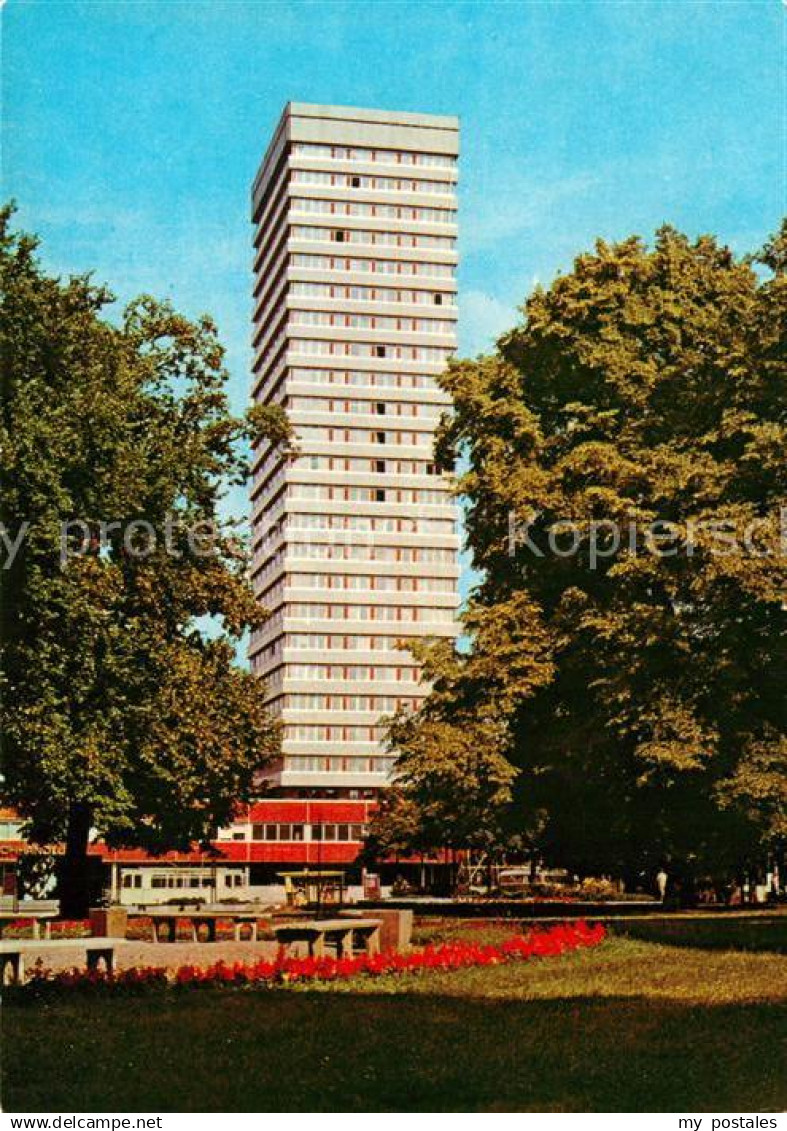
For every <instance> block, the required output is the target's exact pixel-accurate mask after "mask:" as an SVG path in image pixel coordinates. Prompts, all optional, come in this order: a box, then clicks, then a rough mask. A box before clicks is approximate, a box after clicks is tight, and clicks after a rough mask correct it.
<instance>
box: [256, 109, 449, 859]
mask: <svg viewBox="0 0 787 1131" xmlns="http://www.w3.org/2000/svg"><path fill="white" fill-rule="evenodd" d="M457 155H458V123H457V120H456V119H454V118H445V117H435V116H431V115H429V116H427V115H418V114H405V113H389V112H381V111H375V110H356V109H347V108H337V107H330V106H316V105H306V104H301V103H290V104H289V105H288V106H287V107H286V108H285V111H284V114H283V115H282V118H281V120H280V122H279V125H278V127H277V129H276V131H275V133H274V136H273V139H272V141H271V143H270V145H269V147H268V150H267V152H266V154H265V157H264V159H263V162H262V165H261V168H260V171H259V173H258V175H257V178H256V180H255V182H254V186H253V192H252V211H253V223H254V337H253V344H254V372H253V390H252V395H253V397H254V400H255V401H256V402H257V403H260V404H279V405H282V406H283V407H284V408H285V409H286V411H287V413H288V415H289V418H290V420H291V423H292V424H293V426H294V430H295V437H296V438H295V444H294V447H293V449H292V450H289V451H288V450H286V449H285V448H284V447H282V446H278V447H272V446H271V445H269V444H262V445H260V446H259V447H258V448H257V450H256V451H255V452H254V465H253V486H252V538H253V584H254V589H255V593H256V595H257V597H258V599H259V601H260V603H261V604H263V605H264V606H265V608H266V609H267V610H268V611H269V614H270V615H269V618H268V620H267V622H266V623H265V625H264V627H263V628H262V629H261V630H260V631H258V632H256V633H255V634H254V636H253V638H252V641H251V646H250V660H251V665H252V670H253V671H254V672H255V673H256V674H258V675H259V676H260V677H261V678H262V679H263V680H264V681H265V686H266V697H267V701H268V704H269V707H270V709H271V710H272V711H274V712H275V713H276V714H278V715H279V716H280V717H281V719H282V721H283V725H284V743H283V758H282V761H281V763H280V764H279V765H277V766H275V767H273V768H270V769H268V770H267V771H266V772H265V777H266V779H267V780H266V785H267V796H271V795H272V796H273V797H276V798H278V799H279V800H282V801H283V800H284V799H288V800H289V801H290V803H294V802H296V801H300V802H304V801H305V800H307V799H311V800H313V801H316V800H318V799H323V800H324V801H328V800H330V799H334V800H335V801H336V802H339V801H341V802H342V803H343V804H344V805H345V806H346V804H347V803H352V802H357V803H359V810H358V811H359V814H360V813H361V812H362V810H363V809H365V808H366V803H368V802H369V800H372V799H373V798H374V797H375V796H376V793H377V791H378V790H379V789H380V788H381V787H383V786H385V785H386V783H387V782H388V781H389V780H390V772H391V763H392V759H391V757H390V755H389V754H388V753H387V752H386V750H385V747H384V744H383V742H382V727H381V723H380V720H381V718H383V717H384V716H386V715H390V714H391V713H393V712H394V711H395V710H396V709H397V708H399V707H400V706H410V707H412V706H415V705H416V704H417V702H418V701H419V699H420V698H421V697H422V696H423V695H424V694H425V692H426V688H425V687H424V686H423V685H422V684H421V683H420V680H419V670H418V666H417V664H416V662H415V661H414V659H413V658H412V656H411V655H410V654H409V653H408V652H407V651H406V650H403V648H402V643H401V642H402V641H403V640H406V639H408V638H413V637H425V636H427V637H435V636H439V637H445V636H448V637H453V636H455V635H456V610H457V604H458V594H457V582H458V573H459V570H458V560H457V550H458V536H457V512H456V505H455V503H454V501H453V499H452V497H451V494H450V483H449V482H447V481H446V479H445V478H444V477H443V476H441V475H438V474H437V473H436V471H435V467H434V462H433V441H434V431H435V427H436V425H437V422H438V420H439V418H440V416H441V414H442V413H443V412H444V411H445V409H446V408H447V407H448V405H449V404H450V400H449V398H448V396H447V394H445V393H444V392H442V391H441V390H440V389H439V388H438V386H437V383H436V380H435V378H436V377H437V375H438V374H439V373H440V372H441V371H442V370H443V369H444V367H445V364H446V361H447V359H448V357H449V356H450V355H451V354H453V353H454V352H455V350H456V332H455V331H456V316H457V312H456V265H457V249H456V237H457V225H456V177H457ZM263 804H264V803H263ZM265 823H267V822H265ZM273 823H274V822H271V824H273ZM327 823H328V824H329V825H331V826H332V827H333V826H336V824H337V823H341V824H342V826H344V825H349V830H350V841H349V845H350V846H351V848H352V851H353V852H357V848H358V846H359V843H360V840H359V839H357V838H360V836H361V835H362V824H363V822H362V821H360V820H353V819H352V816H351V815H349V814H348V813H345V817H344V819H343V820H342V821H341V822H336V821H333V820H328V821H327ZM307 824H309V823H308V822H307ZM277 835H278V834H277ZM308 836H309V840H311V839H312V838H324V834H323V833H322V832H321V831H320V828H319V825H317V826H315V825H314V823H313V822H312V823H311V824H310V827H309V834H308ZM307 843H308V842H306V841H304V842H302V844H301V848H300V857H299V858H300V859H303V860H305V859H313V858H314V849H313V846H312V848H311V849H310V852H311V855H308V856H307ZM280 847H281V849H282V850H284V848H285V845H284V844H283V843H281V842H280ZM286 847H287V852H288V853H289V852H291V850H292V847H293V846H292V845H291V844H288V845H287V846H286ZM325 848H327V844H326V845H325ZM289 858H292V857H289Z"/></svg>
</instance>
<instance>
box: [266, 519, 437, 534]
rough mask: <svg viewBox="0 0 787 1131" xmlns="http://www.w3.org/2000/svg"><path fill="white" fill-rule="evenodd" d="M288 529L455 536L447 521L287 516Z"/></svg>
mask: <svg viewBox="0 0 787 1131" xmlns="http://www.w3.org/2000/svg"><path fill="white" fill-rule="evenodd" d="M283 526H284V531H285V533H286V531H288V530H354V531H356V532H366V533H368V534H441V535H444V536H445V535H449V534H456V523H455V522H454V521H453V520H452V519H450V518H422V517H420V516H419V517H418V518H394V517H380V518H377V517H375V516H373V515H365V514H358V515H351V514H289V515H288V516H287V518H286V520H285V522H284V523H283Z"/></svg>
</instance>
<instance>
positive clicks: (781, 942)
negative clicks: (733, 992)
mask: <svg viewBox="0 0 787 1131" xmlns="http://www.w3.org/2000/svg"><path fill="white" fill-rule="evenodd" d="M611 930H612V933H613V934H615V935H617V936H620V937H623V938H630V939H641V940H642V941H644V942H651V943H664V944H666V945H668V946H678V947H696V948H698V949H700V950H743V951H759V952H765V951H769V952H771V953H775V954H787V915H774V916H768V915H759V916H757V917H750V918H740V919H736V918H729V919H725V918H721V917H714V918H713V919H702V918H701V917H699V916H695V917H688V916H687V917H686V918H685V919H679V918H674V919H643V920H637V921H636V922H627V921H623V920H621V921H619V922H616V923H615V924H614V925H613V926H612V927H611Z"/></svg>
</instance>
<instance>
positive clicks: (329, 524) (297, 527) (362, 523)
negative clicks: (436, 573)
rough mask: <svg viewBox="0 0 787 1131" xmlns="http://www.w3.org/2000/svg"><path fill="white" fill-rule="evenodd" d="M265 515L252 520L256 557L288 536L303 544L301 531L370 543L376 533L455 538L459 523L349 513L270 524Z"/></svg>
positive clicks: (283, 517)
mask: <svg viewBox="0 0 787 1131" xmlns="http://www.w3.org/2000/svg"><path fill="white" fill-rule="evenodd" d="M268 519H269V516H268V514H267V513H266V514H265V515H264V516H263V517H262V518H255V519H254V520H253V529H252V533H253V539H254V550H255V556H256V557H258V556H259V554H260V553H266V552H267V548H268V547H269V546H270V545H272V544H273V543H275V542H278V541H280V540H281V539H282V538H286V537H287V536H288V535H289V536H291V535H293V534H297V535H298V541H299V542H302V541H303V538H302V537H301V533H302V532H306V531H311V530H319V531H321V532H324V531H332V532H333V534H334V535H335V537H336V538H337V540H342V539H344V538H352V539H356V538H357V536H358V535H360V534H363V535H365V536H367V537H368V538H369V539H370V540H371V539H373V538H374V536H375V535H376V534H386V535H387V534H434V535H436V536H438V535H439V536H441V537H447V536H448V535H455V534H456V532H457V524H456V522H455V521H453V520H452V519H450V518H424V517H423V516H420V515H419V516H418V517H417V518H404V517H401V516H394V515H379V516H378V515H365V514H364V515H348V514H295V513H288V514H284V515H281V516H279V517H278V518H276V519H274V520H272V521H268Z"/></svg>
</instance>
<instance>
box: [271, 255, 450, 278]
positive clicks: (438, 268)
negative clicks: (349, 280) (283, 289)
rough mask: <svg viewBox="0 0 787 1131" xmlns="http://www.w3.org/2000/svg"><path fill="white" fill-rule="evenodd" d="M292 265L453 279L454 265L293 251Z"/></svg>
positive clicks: (318, 269) (374, 273)
mask: <svg viewBox="0 0 787 1131" xmlns="http://www.w3.org/2000/svg"><path fill="white" fill-rule="evenodd" d="M291 258H292V265H293V267H305V268H308V270H310V271H332V272H336V271H350V272H352V271H356V272H368V273H369V274H372V275H412V276H419V277H421V278H424V279H453V277H454V267H453V266H452V265H451V264H450V263H417V262H413V263H410V262H406V261H404V260H400V259H351V258H349V257H345V256H343V255H315V254H307V253H305V252H295V253H293V255H292V257H291Z"/></svg>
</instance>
